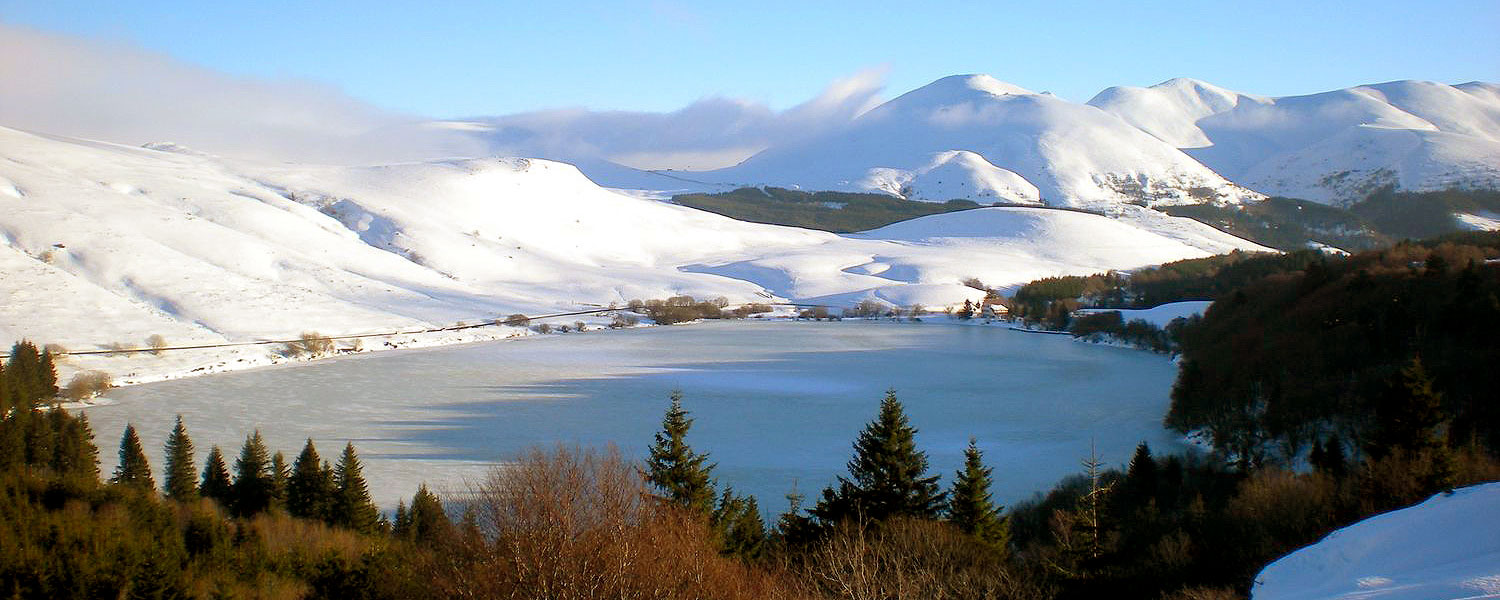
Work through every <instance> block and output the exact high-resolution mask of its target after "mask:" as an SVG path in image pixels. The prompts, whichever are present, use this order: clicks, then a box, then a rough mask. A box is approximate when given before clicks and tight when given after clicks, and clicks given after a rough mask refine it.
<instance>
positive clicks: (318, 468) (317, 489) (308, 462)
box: [286, 438, 335, 520]
mask: <svg viewBox="0 0 1500 600" xmlns="http://www.w3.org/2000/svg"><path fill="white" fill-rule="evenodd" d="M334 490H335V486H334V483H333V470H332V469H331V468H329V467H328V465H327V463H324V462H323V460H322V459H321V458H319V457H318V449H317V448H316V447H314V446H313V441H312V438H308V439H307V444H306V445H305V446H303V447H302V453H301V454H298V455H297V460H296V461H295V462H293V463H292V474H291V475H290V476H289V477H288V478H287V486H286V509H287V512H289V513H291V514H292V516H294V517H301V518H304V519H322V520H328V519H329V517H330V515H331V513H330V511H331V509H332V507H333V496H334Z"/></svg>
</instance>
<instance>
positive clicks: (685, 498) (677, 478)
mask: <svg viewBox="0 0 1500 600" xmlns="http://www.w3.org/2000/svg"><path fill="white" fill-rule="evenodd" d="M687 415H688V413H687V411H685V410H683V409H682V391H681V390H674V391H673V392H672V405H671V406H670V407H668V408H667V414H666V416H665V417H663V418H662V423H661V427H662V430H661V431H659V432H657V433H656V443H654V444H652V445H651V447H650V449H649V453H650V454H649V456H648V457H647V458H646V481H648V482H650V483H651V485H653V486H655V487H656V489H658V490H661V492H662V495H663V496H664V497H666V498H667V499H668V500H671V501H672V502H675V503H677V504H678V505H680V506H682V507H684V508H687V509H689V510H693V511H697V512H698V513H700V514H704V515H708V514H710V513H712V512H713V508H714V486H713V481H712V479H711V473H712V472H713V469H714V465H712V464H709V462H708V455H707V454H699V453H697V452H694V451H693V449H692V447H691V446H688V444H687V432H688V430H689V429H691V428H692V427H693V420H692V419H689V418H688V416H687Z"/></svg>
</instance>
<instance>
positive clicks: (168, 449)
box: [162, 415, 198, 502]
mask: <svg viewBox="0 0 1500 600" xmlns="http://www.w3.org/2000/svg"><path fill="white" fill-rule="evenodd" d="M164 452H165V454H166V462H165V463H163V464H164V466H165V467H166V469H165V470H166V480H165V481H163V482H162V484H163V485H162V487H163V488H165V489H166V492H167V497H168V498H171V499H173V500H176V501H178V502H190V501H192V500H195V499H197V498H198V478H197V474H196V473H195V472H194V470H195V469H194V468H193V467H194V463H193V440H192V438H189V437H188V432H187V426H186V425H183V423H182V415H177V424H176V425H174V426H172V433H171V434H169V435H168V436H167V443H166V446H165V448H164Z"/></svg>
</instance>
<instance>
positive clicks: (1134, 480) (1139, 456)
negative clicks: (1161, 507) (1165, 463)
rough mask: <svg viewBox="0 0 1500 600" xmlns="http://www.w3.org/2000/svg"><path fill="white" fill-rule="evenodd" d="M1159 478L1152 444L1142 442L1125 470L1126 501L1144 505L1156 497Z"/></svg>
mask: <svg viewBox="0 0 1500 600" xmlns="http://www.w3.org/2000/svg"><path fill="white" fill-rule="evenodd" d="M1159 479H1160V478H1159V477H1158V474H1157V465H1156V459H1155V458H1153V457H1152V456H1151V446H1149V445H1147V444H1146V442H1141V443H1140V444H1139V445H1137V446H1136V447H1135V456H1132V457H1131V458H1130V466H1129V467H1128V468H1127V469H1126V470H1125V486H1126V496H1127V497H1126V501H1127V502H1131V503H1134V504H1136V505H1138V506H1144V505H1145V504H1146V503H1147V501H1149V500H1151V499H1153V498H1155V497H1156V491H1157V488H1158V486H1159V485H1160V484H1159V482H1158V480H1159Z"/></svg>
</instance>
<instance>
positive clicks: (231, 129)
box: [0, 23, 884, 170]
mask: <svg viewBox="0 0 1500 600" xmlns="http://www.w3.org/2000/svg"><path fill="white" fill-rule="evenodd" d="M883 80H884V69H870V70H866V71H862V72H859V73H856V74H854V75H852V76H850V77H847V78H844V79H840V80H838V81H835V82H833V83H832V84H830V85H829V86H828V87H827V88H826V89H825V90H823V92H822V93H821V94H819V95H818V96H817V97H815V98H813V99H812V100H809V101H807V102H804V103H802V104H800V105H797V106H795V107H792V108H789V109H787V110H783V111H775V110H771V109H770V108H769V107H767V106H765V105H764V104H760V103H755V102H749V101H744V100H738V99H732V98H724V97H710V98H705V99H702V100H699V101H697V102H694V103H692V104H690V105H688V106H687V107H684V108H682V109H680V110H676V111H672V112H667V113H654V112H627V111H588V110H581V109H556V110H541V111H534V112H528V113H521V114H514V115H506V116H497V117H479V118H475V119H470V120H468V121H466V122H463V123H457V122H435V121H431V120H429V119H425V118H422V117H418V116H414V115H403V114H398V113H392V112H389V111H384V110H381V109H379V108H377V107H374V106H372V105H371V104H369V103H367V102H364V101H361V100H358V99H356V98H352V97H350V96H348V95H346V94H344V93H342V92H340V91H339V90H338V89H336V88H334V87H332V86H329V85H325V84H320V83H315V82H307V81H295V80H276V81H272V80H264V79H256V78H247V77H236V76H231V75H228V74H224V73H220V72H216V71H213V70H211V69H206V68H203V67H198V66H194V65H190V64H187V63H184V62H182V61H179V60H176V59H173V58H171V57H169V56H165V55H162V54H158V53H154V52H150V51H147V50H144V49H142V48H140V47H138V46H134V45H131V44H127V43H122V42H105V41H98V40H91V39H81V38H76V37H71V36H65V35H58V34H52V33H46V32H40V31H36V30H32V29H28V28H24V27H18V26H13V25H8V24H4V23H0V126H5V127H12V128H18V129H25V130H29V131H34V132H39V133H48V134H54V135H63V136H69V137H80V138H88V139H96V140H103V141H110V142H115V143H121V144H130V145H139V144H145V143H148V142H164V141H170V142H174V143H177V144H181V145H184V146H187V147H190V148H194V149H196V150H200V151H204V152H209V153H213V154H220V155H226V156H237V157H247V158H255V159H262V160H274V161H292V162H324V163H339V164H360V163H381V162H399V161H412V160H423V159H432V158H442V157H455V156H481V155H494V154H504V155H514V156H529V157H538V158H551V159H556V160H564V161H578V162H587V161H591V160H597V159H604V160H611V161H616V162H620V163H622V164H626V165H629V166H633V167H637V168H649V169H660V168H674V169H700V170H701V169H711V168H717V167H724V166H730V165H733V164H735V163H737V162H739V161H740V160H742V159H744V158H746V157H748V156H750V155H751V154H753V153H755V152H757V151H759V150H761V149H763V148H766V147H768V146H771V145H779V144H787V143H795V142H797V141H798V140H801V139H804V138H806V137H808V136H811V135H815V134H818V133H824V132H827V131H828V130H830V129H833V128H839V127H843V126H845V125H847V124H848V123H849V121H850V120H852V119H853V118H854V117H855V116H857V115H859V114H861V113H863V112H864V111H866V110H869V109H870V108H871V107H873V106H874V105H875V104H877V103H878V102H879V100H880V98H879V93H880V91H881V89H882V88H883Z"/></svg>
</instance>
